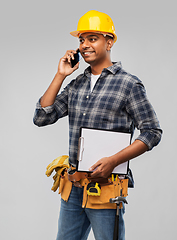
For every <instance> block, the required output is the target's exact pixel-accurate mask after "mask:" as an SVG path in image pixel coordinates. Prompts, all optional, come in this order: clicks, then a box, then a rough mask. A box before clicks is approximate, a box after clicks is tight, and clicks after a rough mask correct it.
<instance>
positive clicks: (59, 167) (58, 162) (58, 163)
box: [46, 155, 69, 192]
mask: <svg viewBox="0 0 177 240" xmlns="http://www.w3.org/2000/svg"><path fill="white" fill-rule="evenodd" d="M66 168H69V157H68V156H67V155H63V156H60V157H58V158H56V159H55V160H53V161H52V162H51V163H50V164H49V165H48V166H47V171H46V175H47V177H49V176H50V175H51V174H52V172H53V170H55V172H56V173H55V175H54V176H53V180H54V183H53V187H52V188H51V190H52V191H54V192H55V191H56V190H57V188H58V187H59V185H60V176H61V173H62V172H63V170H64V169H66Z"/></svg>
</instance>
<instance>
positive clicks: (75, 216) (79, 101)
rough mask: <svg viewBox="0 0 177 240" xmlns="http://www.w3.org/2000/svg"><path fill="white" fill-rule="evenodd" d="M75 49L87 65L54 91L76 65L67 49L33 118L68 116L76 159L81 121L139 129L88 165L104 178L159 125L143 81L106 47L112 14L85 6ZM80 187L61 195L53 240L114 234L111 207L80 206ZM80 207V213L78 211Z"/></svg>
mask: <svg viewBox="0 0 177 240" xmlns="http://www.w3.org/2000/svg"><path fill="white" fill-rule="evenodd" d="M71 35H73V36H75V37H78V38H79V41H80V45H79V50H80V53H81V55H82V57H83V58H84V60H85V62H87V63H88V64H89V65H90V66H89V67H88V68H87V69H86V70H85V71H84V73H83V74H80V75H79V76H78V77H77V78H76V79H74V80H73V81H71V82H70V83H69V84H68V86H67V87H66V88H65V89H64V90H63V91H62V92H61V94H59V95H58V92H59V90H60V88H61V86H62V83H63V81H64V80H65V78H66V77H67V76H69V75H70V74H72V73H73V72H74V71H75V70H77V69H78V67H79V63H77V64H76V65H75V66H74V67H73V68H72V67H71V59H73V58H74V54H75V53H76V51H75V50H68V51H67V52H66V54H65V55H64V56H63V57H62V58H61V59H60V62H59V65H58V71H57V73H56V75H55V77H54V79H53V81H52V83H51V84H50V86H49V88H48V89H47V91H46V92H45V93H44V95H43V96H42V98H41V99H40V100H39V102H38V104H37V107H36V112H35V116H34V123H35V124H36V125H38V126H44V125H48V124H52V123H54V122H56V121H57V120H58V119H59V118H62V117H64V116H67V115H68V117H69V144H70V146H69V161H70V164H71V165H72V166H73V167H75V166H76V161H77V151H78V139H79V129H80V127H91V128H99V129H110V130H115V131H122V130H124V131H128V132H132V133H133V131H134V128H135V127H137V128H138V129H139V130H140V135H139V136H138V138H137V139H136V140H135V141H134V142H133V143H132V144H131V145H130V146H128V147H127V148H125V149H123V150H122V151H120V152H117V153H116V154H115V155H113V156H110V157H105V158H102V159H98V161H97V162H96V163H95V164H94V165H93V166H91V167H90V171H93V172H92V174H91V177H92V178H108V177H109V176H110V174H111V173H112V171H113V169H114V168H115V167H116V166H118V165H119V164H121V163H124V162H126V161H129V160H130V159H133V158H135V157H137V156H139V155H141V154H143V153H144V152H146V151H148V150H151V149H152V148H153V147H154V146H156V145H157V144H158V143H159V141H160V139H161V134H162V130H161V129H160V126H159V122H158V119H157V117H156V114H155V112H154V110H153V108H152V106H151V104H150V103H149V101H148V99H147V96H146V93H145V89H144V86H143V84H142V82H141V81H140V80H139V79H138V78H137V77H135V76H133V75H131V74H129V73H127V72H126V71H125V70H123V69H122V66H121V63H120V62H118V63H112V61H111V56H110V52H111V48H112V46H113V44H114V43H115V42H116V40H117V36H116V33H115V28H114V24H113V22H112V19H111V18H110V17H109V16H108V15H107V14H105V13H101V12H98V11H94V10H92V11H89V12H87V13H86V14H84V15H83V16H82V17H81V18H80V20H79V22H78V27H77V31H74V32H71ZM82 196H83V188H78V187H76V186H74V185H73V187H72V191H71V194H70V196H69V199H68V201H67V202H66V201H63V200H61V208H60V217H59V229H58V236H57V240H64V239H68V240H69V239H71V240H74V239H76V240H79V239H81V240H84V239H87V236H88V234H89V231H90V228H91V227H92V229H93V232H94V236H95V239H96V240H108V239H109V240H110V239H113V229H114V219H115V218H114V217H115V211H116V210H115V209H90V208H87V207H86V208H85V209H84V211H83V208H82ZM81 212H82V214H81ZM123 213H124V209H120V210H119V214H120V221H119V239H120V240H123V239H125V230H124V220H123Z"/></svg>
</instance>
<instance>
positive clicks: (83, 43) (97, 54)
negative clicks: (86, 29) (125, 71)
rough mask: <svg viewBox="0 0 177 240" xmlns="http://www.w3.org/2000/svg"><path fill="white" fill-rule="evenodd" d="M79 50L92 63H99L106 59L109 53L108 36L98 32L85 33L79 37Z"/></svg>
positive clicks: (86, 60)
mask: <svg viewBox="0 0 177 240" xmlns="http://www.w3.org/2000/svg"><path fill="white" fill-rule="evenodd" d="M79 41H80V46H79V50H80V52H81V54H82V56H83V58H84V60H85V62H87V63H89V64H90V65H93V66H94V65H97V64H99V63H102V62H104V61H105V60H106V58H107V56H108V55H107V54H108V44H107V41H106V38H105V37H104V36H103V35H102V34H98V33H94V32H91V33H83V34H81V35H80V37H79Z"/></svg>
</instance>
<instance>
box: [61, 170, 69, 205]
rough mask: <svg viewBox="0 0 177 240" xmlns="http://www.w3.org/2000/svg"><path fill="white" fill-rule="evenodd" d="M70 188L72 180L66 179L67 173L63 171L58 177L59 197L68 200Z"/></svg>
mask: <svg viewBox="0 0 177 240" xmlns="http://www.w3.org/2000/svg"><path fill="white" fill-rule="evenodd" d="M71 189H72V182H70V181H69V180H68V174H67V172H66V171H65V172H64V174H63V176H61V177H60V186H59V194H61V198H62V199H63V200H64V201H66V202H67V201H68V198H69V195H70V193H71Z"/></svg>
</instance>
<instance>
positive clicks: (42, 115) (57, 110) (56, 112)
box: [33, 89, 68, 127]
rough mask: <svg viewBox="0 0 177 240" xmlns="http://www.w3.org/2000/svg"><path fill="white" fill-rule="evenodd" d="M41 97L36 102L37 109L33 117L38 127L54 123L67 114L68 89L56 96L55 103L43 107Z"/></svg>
mask: <svg viewBox="0 0 177 240" xmlns="http://www.w3.org/2000/svg"><path fill="white" fill-rule="evenodd" d="M40 99H41V98H40ZM40 99H39V101H38V102H37V104H36V109H35V113H34V117H33V123H34V124H35V125H37V126H38V127H42V126H46V125H49V124H53V123H55V122H56V121H57V120H58V119H59V118H62V117H65V116H67V114H68V104H67V103H68V100H67V99H68V97H67V89H66V90H65V91H63V92H62V93H61V94H59V95H58V96H57V97H56V99H55V102H54V104H53V105H51V106H47V107H42V106H41V104H40Z"/></svg>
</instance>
